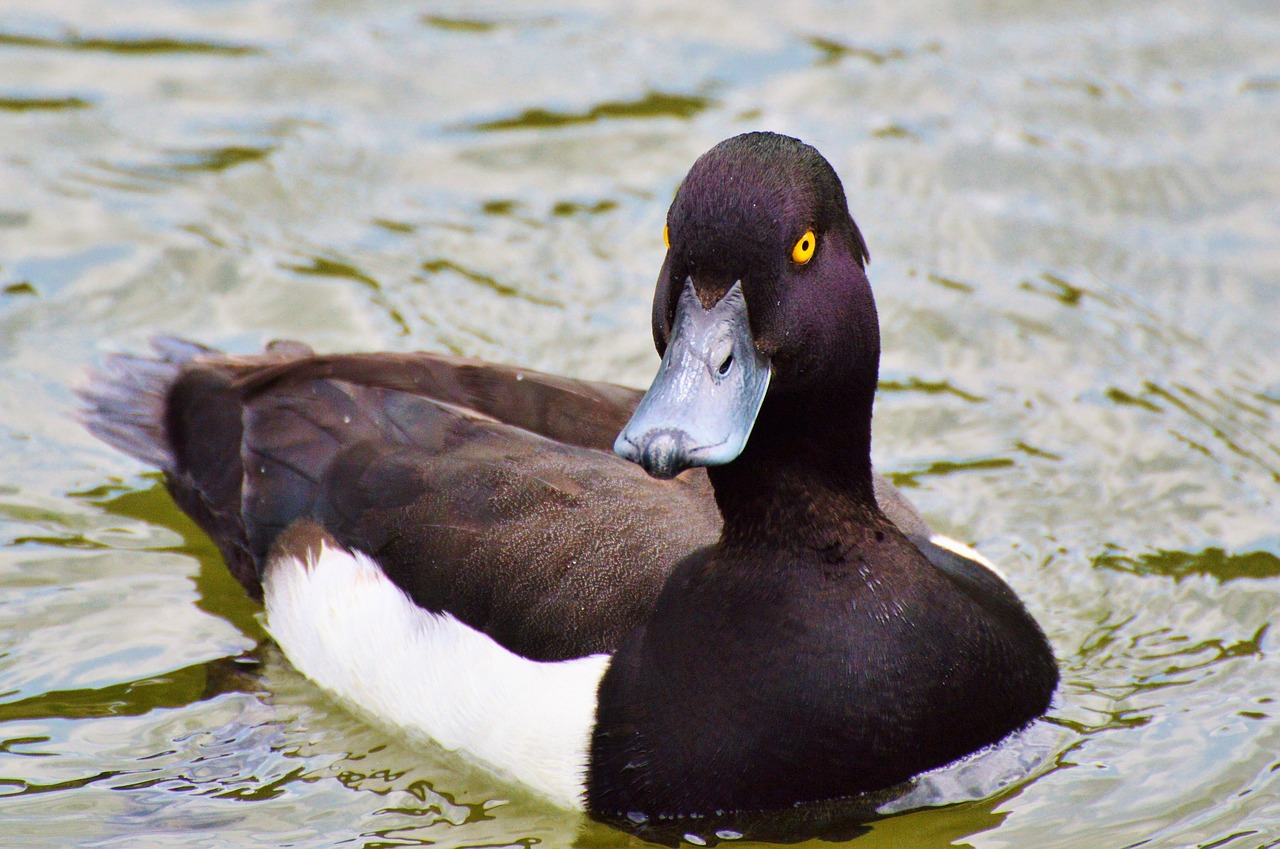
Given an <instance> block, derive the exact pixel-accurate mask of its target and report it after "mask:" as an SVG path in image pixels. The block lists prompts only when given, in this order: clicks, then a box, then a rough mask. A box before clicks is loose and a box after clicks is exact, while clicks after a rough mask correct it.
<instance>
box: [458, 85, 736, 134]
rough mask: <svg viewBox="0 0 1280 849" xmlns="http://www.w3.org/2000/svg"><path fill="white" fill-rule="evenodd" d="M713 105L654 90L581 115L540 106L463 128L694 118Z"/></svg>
mask: <svg viewBox="0 0 1280 849" xmlns="http://www.w3.org/2000/svg"><path fill="white" fill-rule="evenodd" d="M712 105H714V101H712V100H711V99H710V98H707V97H698V96H696V95H686V94H668V93H666V92H660V91H651V92H649V93H648V94H646V95H645V96H644V97H641V98H639V99H638V100H610V101H605V102H604V103H600V104H597V105H595V106H592V107H591V108H590V109H587V110H586V111H582V112H565V111H557V110H554V109H544V108H542V107H537V108H533V109H526V110H525V111H523V112H521V113H520V114H519V115H515V116H513V117H510V118H495V119H493V120H491V121H478V122H476V123H473V124H468V125H464V126H463V127H462V129H466V130H478V131H481V132H498V131H503V130H546V129H555V128H558V127H569V126H573V125H575V124H594V123H596V122H597V121H606V120H613V119H636V118H685V119H688V118H692V117H694V116H695V115H698V114H699V113H701V112H705V111H706V110H707V109H710V108H711V106H712Z"/></svg>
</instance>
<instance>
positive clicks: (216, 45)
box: [0, 31, 265, 56]
mask: <svg viewBox="0 0 1280 849" xmlns="http://www.w3.org/2000/svg"><path fill="white" fill-rule="evenodd" d="M0 46H10V47H34V48H40V49H47V50H82V51H93V52H103V53H119V54H123V55H137V54H141V55H154V54H166V53H196V54H208V55H214V56H254V55H257V54H260V53H263V52H265V51H263V49H262V48H260V47H255V46H253V45H249V44H233V43H229V42H222V41H205V40H201V39H186V38H176V37H173V36H163V35H160V36H117V37H113V38H107V37H103V36H85V35H80V34H78V33H75V32H70V31H67V32H64V33H62V34H61V35H59V36H39V35H23V34H20V33H13V32H7V33H6V32H0Z"/></svg>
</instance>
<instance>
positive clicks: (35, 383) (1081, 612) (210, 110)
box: [0, 0, 1280, 849]
mask: <svg viewBox="0 0 1280 849" xmlns="http://www.w3.org/2000/svg"><path fill="white" fill-rule="evenodd" d="M3 5H4V8H3V10H0V361H2V362H3V368H2V369H0V443H2V444H3V445H4V446H5V448H4V451H3V452H0V539H2V541H3V544H4V547H3V549H2V550H0V844H3V845H5V846H9V845H12V846H67V845H81V846H104V847H105V846H131V847H132V846H137V845H152V846H191V847H196V846H199V847H216V846H234V847H240V846H256V845H280V846H285V845H287V846H329V845H344V846H345V845H352V846H363V847H375V846H399V845H419V844H426V843H431V844H438V845H442V846H481V845H483V846H507V845H514V844H520V845H523V846H530V845H533V844H534V843H542V844H545V845H552V846H563V845H569V844H573V843H577V844H579V845H582V846H606V845H617V844H619V843H624V842H628V841H633V839H632V838H627V837H624V836H623V835H621V834H619V833H617V832H614V831H611V830H609V829H607V828H605V827H603V826H596V825H591V824H587V823H584V822H583V821H581V820H580V819H579V818H576V817H572V816H569V815H566V814H564V813H561V812H558V811H556V810H554V809H551V808H548V807H546V806H544V805H543V804H541V803H539V802H538V801H537V800H536V799H533V798H531V797H529V796H527V795H525V794H523V793H521V792H520V791H519V790H517V789H514V788H511V787H508V786H504V785H502V784H500V783H498V782H496V781H495V780H494V779H492V778H490V777H489V776H487V775H486V774H485V773H483V772H481V771H479V770H477V769H474V768H472V767H470V766H468V764H467V763H465V762H464V761H461V760H459V759H458V758H456V757H454V756H452V755H449V754H448V753H444V752H440V751H437V750H435V749H433V748H432V747H431V746H430V745H424V744H415V743H411V742H408V741H404V740H401V739H398V738H397V737H396V736H395V735H393V734H389V733H387V732H386V731H384V730H381V729H378V728H374V727H371V726H369V725H366V724H365V723H363V722H362V721H360V720H359V719H357V718H354V717H353V716H352V715H350V714H348V713H347V712H345V711H344V710H343V709H342V708H340V707H338V706H337V705H335V704H334V703H332V702H331V701H330V700H329V699H328V698H327V697H326V696H325V695H324V694H323V693H321V692H319V691H318V690H316V689H315V688H314V687H313V686H312V685H310V684H309V683H308V682H307V681H305V680H304V679H302V678H301V677H300V676H299V675H298V674H297V673H296V672H294V671H293V670H292V668H291V667H290V666H289V665H288V663H287V662H286V661H285V660H284V659H283V658H282V657H281V656H280V654H279V652H278V651H277V650H276V649H275V648H274V647H273V646H272V645H271V644H270V642H269V641H268V640H267V639H266V637H265V634H264V632H263V630H262V628H261V626H260V624H259V622H258V620H257V616H258V610H257V608H256V607H255V606H254V605H253V604H252V603H250V602H248V601H247V600H245V599H244V597H243V595H242V593H241V591H240V589H239V587H238V586H237V585H235V584H234V582H233V581H232V580H231V579H230V578H229V577H228V575H227V574H226V572H225V570H224V569H223V567H222V565H221V563H220V562H219V560H218V557H217V555H216V552H215V551H214V550H213V548H212V546H211V545H210V543H209V542H208V541H207V540H206V539H204V538H203V537H202V536H201V535H200V534H199V533H198V532H197V531H195V529H194V528H193V527H192V526H191V525H190V524H189V523H188V522H187V521H186V520H185V519H183V518H182V517H181V515H180V514H178V513H177V511H176V509H175V508H174V507H173V506H172V504H171V503H170V502H169V500H168V498H167V496H166V495H164V493H163V489H162V488H161V487H160V486H159V484H158V483H157V481H156V479H155V478H154V477H151V476H149V475H148V474H146V472H145V470H144V469H142V468H141V467H140V466H139V465H138V464H136V463H134V462H132V461H130V460H128V459H126V458H124V457H122V456H119V455H117V454H115V453H113V452H111V451H110V450H109V449H107V448H105V447H104V446H102V445H99V444H97V443H96V442H94V440H93V439H91V438H90V437H89V436H88V435H87V434H85V433H84V432H83V431H82V430H81V429H80V428H79V427H78V425H77V424H76V423H75V421H74V420H73V418H72V413H71V411H72V409H73V407H74V402H73V400H72V397H71V395H70V391H69V386H70V385H71V384H72V383H73V381H74V380H75V379H76V377H77V375H78V374H79V373H80V372H81V371H82V369H83V368H84V367H85V366H87V365H89V364H92V363H93V362H95V361H97V360H98V359H99V358H100V356H101V355H102V353H103V352H104V351H108V350H136V349H139V348H141V347H142V345H143V344H144V340H145V338H146V336H147V335H148V334H150V333H152V332H155V331H159V330H164V331H169V332H176V333H179V334H183V335H187V336H191V337H194V338H197V339H199V340H201V341H203V342H206V343H210V344H215V345H219V346H223V347H227V348H232V349H235V350H250V349H253V348H255V347H257V346H258V345H260V344H261V343H262V342H264V341H265V340H267V339H270V338H274V337H280V336H294V337H301V338H304V339H306V340H308V341H310V342H312V343H313V344H315V345H316V346H317V347H318V348H321V349H325V350H340V349H380V348H388V349H414V348H428V349H434V350H448V351H454V352H458V353H463V354H467V355H473V356H481V357H487V358H491V359H496V360H504V361H510V362H520V363H525V364H528V365H530V366H533V367H537V368H541V369H546V370H550V371H557V372H565V373H569V374H574V375H579V376H583V377H589V378H606V379H612V380H618V381H622V382H628V383H632V384H637V385H639V384H643V383H645V382H647V380H648V378H649V376H650V375H651V373H652V371H653V369H654V368H655V366H656V356H655V355H654V354H653V352H652V347H651V342H650V339H649V332H648V318H647V315H648V301H649V298H650V294H651V285H652V282H653V280H654V278H655V276H656V272H657V268H658V265H659V263H660V254H661V249H662V243H661V235H660V234H661V226H662V221H663V216H664V214H665V209H666V205H667V203H668V201H669V199H670V197H671V195H672V192H673V190H674V188H675V186H676V184H677V181H678V180H679V179H680V178H681V177H682V176H683V174H684V172H685V170H686V169H687V167H688V166H689V164H690V163H691V162H692V160H693V159H694V157H695V156H696V155H697V154H699V153H700V152H702V151H703V150H704V149H705V148H707V147H708V146H710V145H711V144H713V143H714V142H716V141H718V140H719V139H721V138H723V137H726V136H728V135H731V134H733V133H736V132H739V131H742V130H746V129H753V128H769V129H777V130H782V131H786V132H789V133H792V134H794V135H799V136H801V137H802V138H804V139H806V140H808V141H810V142H812V143H814V144H815V145H817V146H818V147H819V149H820V150H822V151H823V152H825V153H826V154H827V156H828V157H829V158H830V159H831V160H832V162H833V164H835V166H836V168H837V170H838V171H839V172H840V173H841V174H842V175H843V176H844V178H845V185H846V188H847V190H848V193H849V197H850V202H851V205H852V208H853V211H854V214H855V216H856V217H857V218H858V220H859V223H860V224H861V226H862V229H863V232H864V233H865V234H866V236H867V239H868V242H869V244H870V246H871V251H872V257H873V262H872V265H871V268H870V272H871V275H872V280H873V284H874V285H875V287H876V292H877V297H878V300H879V306H880V318H881V323H882V326H883V331H884V332H883V338H884V347H885V352H884V358H883V368H882V381H883V382H882V392H881V395H880V400H879V404H878V407H877V411H878V412H877V419H876V455H877V462H878V464H879V466H880V468H881V469H882V470H883V471H886V472H890V473H892V474H893V476H894V477H895V478H896V480H897V481H898V482H899V484H900V485H903V486H906V487H908V488H909V492H910V494H911V496H912V497H913V498H914V499H915V500H916V501H917V503H918V504H919V505H920V507H921V508H922V509H923V511H924V512H925V514H926V515H927V516H928V518H929V519H930V520H931V521H932V522H933V523H934V524H935V525H936V526H937V527H939V528H940V529H943V530H946V531H948V532H950V533H953V534H954V535H957V536H959V537H960V538H962V539H966V540H969V541H972V542H975V543H977V544H978V545H980V546H981V548H982V549H983V551H984V552H985V553H987V554H988V555H990V556H992V557H993V558H994V559H996V560H998V561H999V562H1000V563H1001V565H1002V566H1003V568H1004V569H1005V570H1006V571H1007V572H1008V573H1009V574H1010V576H1011V579H1012V582H1013V584H1014V586H1015V587H1016V588H1017V589H1018V590H1019V591H1020V592H1021V593H1022V595H1023V596H1024V597H1025V598H1026V600H1027V602H1028V604H1029V605H1030V607H1031V608H1032V610H1033V611H1034V612H1035V613H1036V614H1037V616H1038V617H1039V618H1040V619H1041V621H1042V622H1043V623H1045V625H1046V628H1047V630H1048V631H1049V634H1050V636H1051V638H1052V640H1053V643H1054V647H1055V649H1056V651H1057V653H1058V655H1059V657H1060V659H1061V664H1062V667H1063V670H1064V678H1065V684H1064V687H1063V690H1062V699H1061V705H1060V706H1059V707H1058V708H1057V709H1056V710H1055V712H1054V714H1053V717H1052V718H1053V721H1054V722H1055V723H1057V724H1058V726H1059V727H1060V728H1061V729H1062V731H1063V738H1062V739H1063V742H1062V744H1061V746H1060V749H1059V750H1058V751H1057V753H1056V758H1055V759H1054V760H1053V761H1052V763H1051V764H1050V766H1049V768H1047V769H1046V770H1045V772H1044V773H1043V774H1042V775H1039V776H1038V777H1037V778H1035V779H1034V780H1031V781H1028V782H1026V783H1024V784H1022V785H1020V786H1018V787H1015V788H1013V789H1011V790H1009V791H1008V792H1006V793H1004V794H1002V795H1000V796H998V797H995V798H991V799H988V800H985V801H982V802H978V803H970V804H964V805H956V806H952V807H948V808H942V809H929V810H921V811H916V812H913V813H908V814H903V815H899V816H895V817H891V818H888V819H885V820H883V821H880V822H877V823H875V824H873V825H872V826H871V827H870V830H869V831H868V832H867V833H866V834H864V835H862V836H860V837H857V838H856V839H855V840H854V842H855V843H856V844H857V845H859V846H864V847H873V846H882V845H883V846H904V845H911V846H938V847H942V846H949V845H971V846H975V847H997V846H1016V847H1027V846H1036V847H1049V846H1062V847H1080V846H1089V847H1117V849H1119V847H1130V846H1138V845H1141V846H1147V847H1182V846H1198V847H1205V849H1207V848H1208V847H1225V846H1229V847H1239V849H1254V847H1263V846H1274V845H1277V844H1278V842H1280V805H1277V802H1276V797H1277V793H1278V791H1280V705H1277V703H1276V701H1275V699H1276V698H1277V697H1278V694H1277V690H1278V689H1280V649H1277V639H1280V635H1278V634H1276V633H1274V632H1273V631H1271V630H1269V627H1270V624H1271V620H1272V618H1273V615H1274V614H1273V611H1275V610H1276V609H1277V607H1278V606H1280V357H1278V354H1280V345H1278V344H1277V326H1278V322H1280V50H1277V49H1276V45H1277V44H1280V7H1277V6H1276V4H1275V3H1274V2H1271V0H1255V2H1246V1H1245V0H1241V2H1234V3H1211V2H1195V0H1172V1H1171V2H1166V3H1161V4H1150V3H1141V2H1132V3H1124V2H1110V3H1102V2H1087V0H1081V1H1080V2H1052V3H1051V2H1029V0H1028V2H1021V3H1014V2H1009V1H1008V0H988V1H987V2H980V3H973V2H960V0H955V2H951V3H944V2H937V3H934V2H925V0H899V1H898V2H895V3H884V4H874V3H821V2H797V3H786V2H756V3H737V2H728V0H721V2H714V1H713V2H708V3H699V4H691V3H661V4H659V3H652V4H644V5H643V6H641V5H640V4H635V5H634V6H632V7H630V8H620V6H621V4H611V3H605V2H599V3H593V2H586V1H585V0H584V2H579V3H576V4H575V3H572V2H567V0H566V1H564V2H555V3H552V2H548V3H541V4H538V3H526V4H520V5H514V4H512V5H509V4H497V3H494V4H478V3H441V4H404V3H391V2H377V1H376V0H370V2H312V3H279V2H276V3H271V2H248V0H223V1H222V2H216V3H200V2H186V3H184V2H176V0H164V1H163V2H152V3H136V4H128V3H125V4H105V3H93V2H88V0H63V2H60V3H57V4H48V3H45V2H36V0H7V2H5V3H4V4H3ZM140 836H146V840H145V841H142V842H139V838H140Z"/></svg>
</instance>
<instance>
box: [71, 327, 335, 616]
mask: <svg viewBox="0 0 1280 849" xmlns="http://www.w3.org/2000/svg"><path fill="white" fill-rule="evenodd" d="M150 342H151V348H152V350H153V351H154V352H155V354H156V356H154V357H140V356H131V355H128V354H115V355H112V356H109V357H107V358H106V360H105V362H104V364H103V365H102V367H101V368H99V369H95V370H92V371H90V372H89V374H88V375H87V379H86V380H85V382H84V384H83V385H82V386H81V387H79V388H78V389H77V390H76V394H77V395H79V397H80V399H81V401H83V402H84V408H83V409H82V410H81V413H80V420H81V421H82V422H83V423H84V426H85V427H86V428H88V430H89V432H90V433H92V434H94V435H95V436H97V437H98V438H99V439H101V440H102V441H103V442H106V443H107V444H108V445H111V446H113V447H115V448H118V449H119V450H120V451H123V452H124V453H126V454H128V455H130V456H132V457H136V458H137V459H139V460H141V461H142V462H144V463H147V464H149V465H152V466H154V467H156V468H158V469H160V470H162V471H163V472H164V479H165V485H166V486H167V487H168V489H169V493H170V494H171V495H172V496H173V500H174V501H175V502H176V503H177V505H178V506H179V507H180V508H181V509H182V510H183V511H184V512H185V513H187V515H189V516H191V518H192V519H194V520H195V522H196V524H197V525H199V526H200V527H201V529H203V530H204V532H205V533H207V534H208V535H209V537H210V539H212V540H213V542H214V544H216V545H217V546H218V549H219V550H220V551H221V552H222V556H223V559H224V560H225V561H226V563H227V567H228V568H229V569H230V570H231V573H232V574H233V575H234V576H235V577H236V579H237V580H239V581H240V583H241V584H243V585H244V587H245V589H246V590H247V591H248V593H249V595H250V596H252V597H254V598H257V599H261V598H262V585H261V581H260V578H259V575H258V570H257V566H256V563H255V561H254V558H253V556H252V555H251V553H250V550H249V544H248V541H247V539H246V536H245V528H244V521H243V519H241V517H240V500H241V488H242V484H243V465H242V462H241V459H240V443H241V437H242V435H243V426H242V424H241V413H242V409H243V406H242V403H241V392H240V389H239V388H238V387H237V386H236V384H235V379H236V376H237V374H238V373H239V372H240V371H243V370H244V366H245V365H248V364H249V363H250V362H251V361H253V360H254V359H257V360H261V359H263V357H261V356H259V357H257V358H252V357H250V358H236V357H230V356H228V355H226V354H224V353H222V352H221V351H218V350H217V349H214V348H206V347H205V346H203V345H198V344H196V343H194V342H188V341H185V340H182V339H176V338H173V337H168V336H159V337H155V338H153V339H151V340H150ZM304 348H305V346H301V345H299V344H297V343H275V344H273V345H272V346H269V347H268V349H267V354H268V356H269V357H271V358H274V359H279V358H281V357H282V356H286V357H287V356H288V355H290V354H296V353H300V352H302V351H303V350H304ZM306 350H309V349H306ZM272 355H274V357H272ZM241 359H243V360H245V363H244V364H242V363H241V362H240V360H241Z"/></svg>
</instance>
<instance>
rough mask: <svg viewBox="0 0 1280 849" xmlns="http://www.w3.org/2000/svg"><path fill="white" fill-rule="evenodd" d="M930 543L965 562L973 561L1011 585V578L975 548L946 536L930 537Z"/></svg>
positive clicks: (936, 535)
mask: <svg viewBox="0 0 1280 849" xmlns="http://www.w3.org/2000/svg"><path fill="white" fill-rule="evenodd" d="M929 542H931V543H933V544H934V545H936V546H937V547H938V548H945V549H946V550H947V551H950V552H951V553H952V554H958V555H960V556H961V557H963V558H964V559H965V560H972V561H973V562H974V563H977V564H978V565H979V566H981V567H983V568H984V569H986V570H988V571H990V572H994V573H995V576H996V577H997V578H999V579H1000V580H1002V581H1004V582H1005V583H1006V584H1007V583H1009V576H1008V575H1006V574H1005V573H1004V572H1001V571H1000V567H999V566H997V565H996V564H994V563H992V562H991V561H990V560H988V559H987V558H985V557H983V556H982V555H981V554H979V553H978V551H977V549H975V548H973V547H972V546H968V545H965V544H964V543H962V542H961V541H960V540H958V539H952V538H951V537H949V536H947V535H945V534H934V535H933V536H931V537H929Z"/></svg>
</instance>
